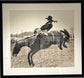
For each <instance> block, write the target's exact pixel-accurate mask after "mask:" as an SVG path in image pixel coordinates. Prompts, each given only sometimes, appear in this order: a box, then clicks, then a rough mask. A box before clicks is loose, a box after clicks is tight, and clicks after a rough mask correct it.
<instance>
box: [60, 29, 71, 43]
mask: <svg viewBox="0 0 84 78" xmlns="http://www.w3.org/2000/svg"><path fill="white" fill-rule="evenodd" d="M60 32H63V33H64V34H65V38H64V39H65V40H66V41H67V42H68V41H69V39H70V34H69V32H68V31H67V30H66V29H64V30H63V31H60Z"/></svg>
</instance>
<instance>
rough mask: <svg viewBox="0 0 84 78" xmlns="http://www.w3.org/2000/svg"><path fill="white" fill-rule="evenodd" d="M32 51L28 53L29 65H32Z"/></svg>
mask: <svg viewBox="0 0 84 78" xmlns="http://www.w3.org/2000/svg"><path fill="white" fill-rule="evenodd" d="M30 57H31V52H29V54H28V63H29V65H31V58H30Z"/></svg>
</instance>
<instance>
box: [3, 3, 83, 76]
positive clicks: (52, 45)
mask: <svg viewBox="0 0 84 78" xmlns="http://www.w3.org/2000/svg"><path fill="white" fill-rule="evenodd" d="M16 7H17V8H16ZM3 35H4V36H3V39H4V42H3V43H4V45H3V47H4V49H3V55H4V56H3V58H4V59H3V60H4V75H39V74H41V75H45V74H58V75H60V74H82V67H81V43H80V42H81V5H80V3H77V4H56V3H54V4H52V3H50V4H40V5H39V4H3ZM8 69H10V71H8ZM16 70H17V72H16ZM33 70H34V71H33ZM18 71H19V72H18ZM26 71H27V72H26ZM14 72H16V73H14ZM22 72H24V73H22ZM25 72H26V73H25Z"/></svg>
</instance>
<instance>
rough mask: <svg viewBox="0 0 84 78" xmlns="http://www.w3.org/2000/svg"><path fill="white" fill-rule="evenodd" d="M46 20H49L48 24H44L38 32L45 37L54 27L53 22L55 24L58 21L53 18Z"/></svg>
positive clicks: (49, 17)
mask: <svg viewBox="0 0 84 78" xmlns="http://www.w3.org/2000/svg"><path fill="white" fill-rule="evenodd" d="M46 19H47V20H48V22H47V23H46V24H44V25H43V26H42V27H41V28H40V29H39V30H38V31H39V33H41V34H44V35H48V34H47V32H48V31H49V30H50V29H51V28H52V27H53V25H52V22H54V23H55V22H57V21H54V20H52V16H48V17H47V18H46Z"/></svg>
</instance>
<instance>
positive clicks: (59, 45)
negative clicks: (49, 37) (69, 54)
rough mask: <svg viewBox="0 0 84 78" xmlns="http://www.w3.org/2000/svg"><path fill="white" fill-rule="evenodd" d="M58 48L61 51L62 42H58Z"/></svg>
mask: <svg viewBox="0 0 84 78" xmlns="http://www.w3.org/2000/svg"><path fill="white" fill-rule="evenodd" d="M58 47H59V49H60V50H62V41H60V43H59V44H58Z"/></svg>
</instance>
